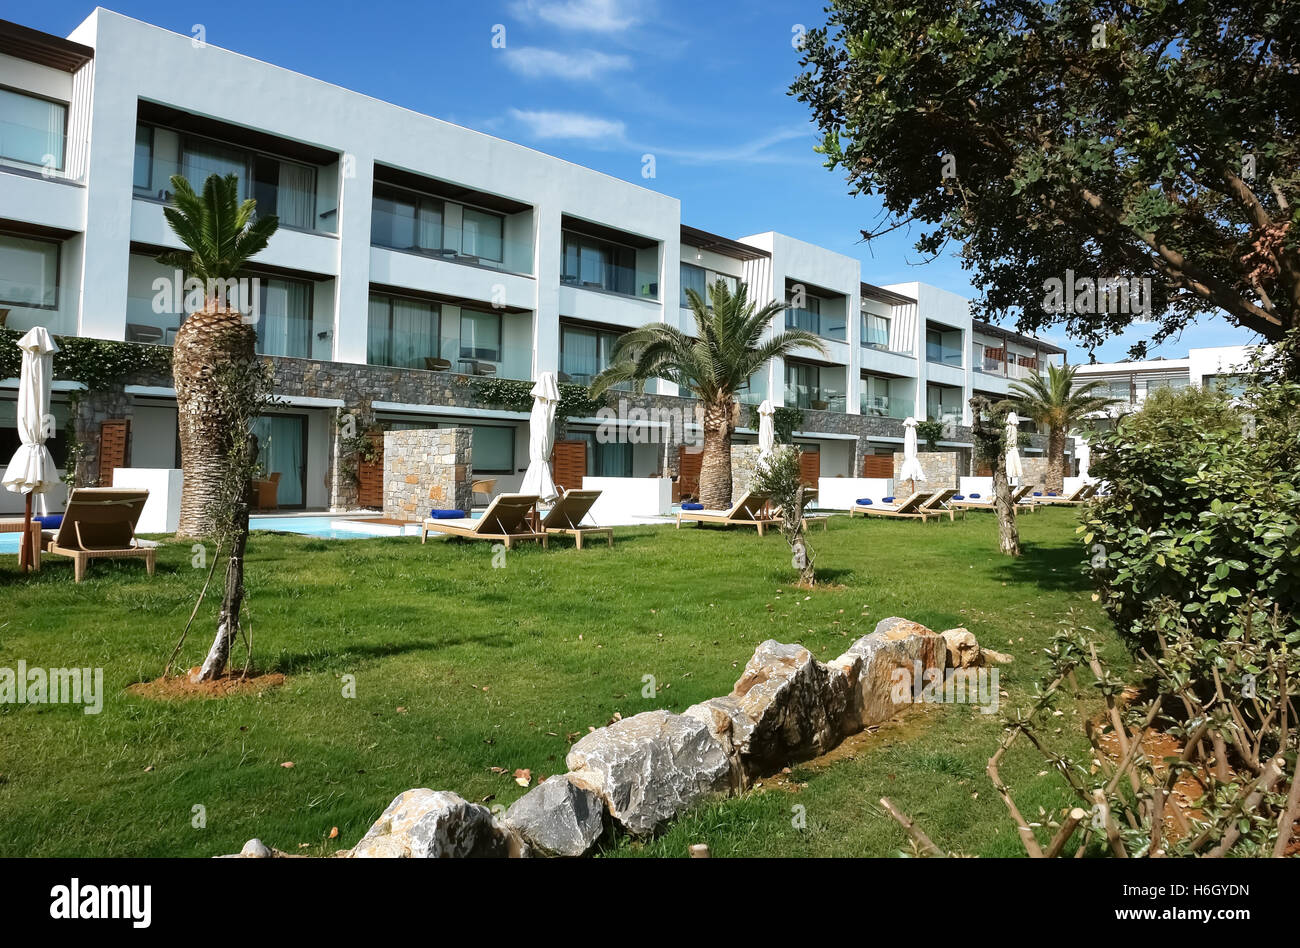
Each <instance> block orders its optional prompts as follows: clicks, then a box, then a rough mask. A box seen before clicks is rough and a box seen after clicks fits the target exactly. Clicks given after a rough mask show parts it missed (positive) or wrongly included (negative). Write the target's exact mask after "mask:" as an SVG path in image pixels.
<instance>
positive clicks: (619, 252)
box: [561, 232, 636, 296]
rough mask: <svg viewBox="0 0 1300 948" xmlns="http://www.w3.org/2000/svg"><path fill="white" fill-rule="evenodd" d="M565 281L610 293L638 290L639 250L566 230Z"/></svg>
mask: <svg viewBox="0 0 1300 948" xmlns="http://www.w3.org/2000/svg"><path fill="white" fill-rule="evenodd" d="M561 279H562V280H563V282H565V283H568V284H571V285H576V286H583V287H587V288H589V289H597V290H609V291H610V292H611V293H625V294H627V295H628V296H633V295H635V294H636V251H634V250H633V249H632V248H631V247H624V246H622V245H620V244H613V243H610V242H608V241H604V240H597V239H596V238H594V237H586V236H583V235H581V234H573V233H568V232H565V234H564V270H563V273H562V275H561Z"/></svg>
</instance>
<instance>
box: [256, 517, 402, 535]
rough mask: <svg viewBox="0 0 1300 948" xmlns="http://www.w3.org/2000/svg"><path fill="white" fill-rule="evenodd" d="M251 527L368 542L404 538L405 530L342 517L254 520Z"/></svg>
mask: <svg viewBox="0 0 1300 948" xmlns="http://www.w3.org/2000/svg"><path fill="white" fill-rule="evenodd" d="M249 526H250V527H252V529H254V530H275V531H278V532H280V533H300V534H302V535H303V536H308V537H320V538H321V539H324V540H365V539H374V538H375V537H392V536H400V535H401V528H400V527H397V526H394V525H393V524H386V523H385V524H380V523H376V524H374V525H373V526H371V525H368V524H365V523H364V522H362V521H358V520H348V519H346V518H339V517H253V518H252V519H251V520H250V521H249Z"/></svg>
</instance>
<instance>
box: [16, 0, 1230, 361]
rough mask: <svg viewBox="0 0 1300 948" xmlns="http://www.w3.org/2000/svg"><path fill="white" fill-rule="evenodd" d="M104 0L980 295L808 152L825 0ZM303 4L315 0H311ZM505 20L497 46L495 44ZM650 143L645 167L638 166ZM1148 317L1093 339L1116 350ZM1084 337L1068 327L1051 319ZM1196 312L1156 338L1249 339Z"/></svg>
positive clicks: (685, 213) (47, 9) (46, 10)
mask: <svg viewBox="0 0 1300 948" xmlns="http://www.w3.org/2000/svg"><path fill="white" fill-rule="evenodd" d="M110 8H111V9H114V10H117V11H118V12H120V13H123V14H126V15H127V16H133V17H136V18H137V19H141V20H145V21H147V22H149V23H154V24H156V25H158V26H162V27H164V28H167V29H171V30H174V31H176V32H178V33H184V34H191V33H192V32H193V31H194V28H195V25H196V24H201V25H202V26H203V28H204V30H205V31H206V39H207V41H208V42H209V43H212V44H214V45H217V46H223V47H226V48H228V49H232V50H235V51H237V52H240V53H244V54H246V55H249V56H252V57H254V58H257V59H261V60H265V61H267V62H271V63H275V64H276V65H279V66H283V67H286V68H288V69H293V70H295V71H297V72H301V73H304V74H307V75H310V76H315V77H316V78H319V79H323V80H325V81H327V82H333V83H336V84H338V85H341V86H345V87H347V88H349V89H355V90H357V91H359V92H364V93H366V94H368V95H372V96H375V97H376V98H380V99H384V100H386V101H389V102H393V103H396V104H398V105H401V106H405V107H407V108H411V109H415V110H416V111H419V112H424V113H427V114H429V115H434V116H437V117H439V118H442V119H445V120H447V121H451V122H455V123H457V124H459V125H464V126H466V127H469V128H474V129H479V130H481V131H485V132H489V133H491V134H494V135H498V136H500V137H502V138H507V139H510V140H512V141H516V142H519V143H521V144H524V145H528V146H530V147H534V148H537V149H539V150H541V151H545V152H547V153H549V154H553V155H557V156H559V157H562V158H565V159H568V160H569V161H573V162H576V163H579V164H582V165H586V166H588V167H591V168H596V169H598V170H600V171H603V172H605V173H607V174H610V175H614V176H616V177H619V178H624V179H626V180H628V181H634V182H636V183H638V184H642V185H645V186H647V187H651V188H653V189H655V190H658V191H662V192H664V193H666V194H670V195H672V196H674V197H676V198H678V199H680V201H681V202H682V220H683V222H684V223H687V224H690V225H692V226H695V227H700V228H703V229H705V230H710V231H713V232H715V233H719V234H724V235H726V236H729V237H740V236H744V235H746V234H753V233H759V232H762V231H767V230H776V231H780V232H782V233H786V234H789V235H791V236H793V237H798V238H800V239H803V240H807V241H810V242H812V243H816V244H820V245H821V246H824V247H827V248H830V249H832V250H835V251H838V252H840V253H844V254H848V255H850V256H855V257H857V258H859V259H860V260H861V261H862V264H863V268H862V274H863V279H865V280H867V281H868V282H871V283H877V284H887V283H899V282H908V281H913V280H920V281H922V282H926V283H931V284H934V285H936V286H940V287H943V288H945V289H948V290H952V291H954V292H957V293H962V294H965V295H972V291H971V287H970V283H969V280H968V278H967V274H966V273H965V272H964V271H963V270H962V269H961V267H960V265H959V264H958V262H957V260H956V259H955V258H954V257H952V256H951V255H950V256H948V257H945V258H941V259H939V260H937V261H934V262H930V263H925V262H924V260H923V258H922V257H921V256H920V255H919V254H917V252H916V251H915V249H914V248H913V247H912V244H913V243H914V241H915V240H916V237H917V234H915V233H913V234H911V235H909V234H908V233H907V232H906V231H898V232H895V233H894V234H891V235H889V236H887V237H885V238H882V239H880V240H879V241H873V242H872V244H871V246H870V247H868V246H866V245H865V244H864V243H863V242H862V240H861V236H860V231H861V230H862V229H864V228H867V229H870V228H872V227H874V226H875V225H876V224H877V223H878V221H879V211H880V209H879V205H878V203H877V202H876V201H875V200H874V199H871V198H852V197H850V196H849V194H848V191H847V188H846V187H845V185H844V181H843V179H842V177H841V176H840V175H839V174H837V173H833V172H830V171H827V170H826V169H825V168H824V167H823V166H822V159H821V158H820V157H819V156H818V155H816V154H814V153H813V151H812V147H813V145H814V144H815V143H816V135H815V134H814V130H813V128H812V125H811V123H810V122H809V117H808V112H807V109H806V107H805V106H804V105H802V104H801V103H799V102H797V101H795V100H794V99H793V98H791V97H790V96H788V95H787V94H786V89H787V88H788V86H789V84H790V82H791V81H792V79H793V78H794V77H795V75H796V74H797V71H798V70H797V60H798V53H797V51H796V50H795V49H794V46H793V44H792V42H791V40H792V37H793V36H794V31H795V29H796V27H797V26H798V25H800V24H802V25H805V26H807V27H812V26H814V25H818V24H820V23H822V22H824V14H823V13H822V2H821V0H813V2H805V0H787V2H773V0H747V2H744V3H722V2H713V3H702V2H685V0H558V2H547V0H505V2H482V3H463V2H446V0H424V2H383V0H374V2H370V3H366V4H359V3H356V2H355V0H315V2H313V3H311V4H305V3H281V4H277V3H269V2H256V3H254V2H248V0H227V2H225V3H220V4H214V3H210V2H209V3H202V4H199V3H178V2H175V0H170V2H166V0H157V2H149V0H146V2H132V0H115V2H114V3H113V4H112V5H111V7H110ZM92 9H93V7H92V6H90V5H88V4H85V3H76V2H69V0H45V2H44V3H42V4H39V5H35V4H33V5H29V6H26V7H24V9H23V10H22V11H21V13H17V12H16V11H14V12H11V13H9V14H7V15H8V16H9V17H11V18H16V19H18V20H19V21H20V22H22V23H23V24H25V25H27V26H32V27H35V28H37V29H42V30H45V31H47V32H50V33H56V34H58V35H64V36H65V35H67V34H68V33H70V32H71V31H72V30H73V28H75V27H76V25H77V24H78V23H80V22H81V21H82V20H83V19H84V18H85V17H86V16H88V15H89V13H90V11H91V10H92ZM309 10H310V12H308V11H309ZM498 26H503V27H504V40H505V45H504V48H499V46H494V44H493V38H494V36H499V35H500V31H499V30H495V28H496V27H498ZM646 154H651V155H653V156H654V164H655V177H654V178H653V179H648V180H647V179H645V178H643V176H642V167H643V165H642V156H644V155H646ZM1147 328H1148V327H1143V326H1140V325H1139V326H1134V327H1132V328H1131V329H1130V331H1129V333H1128V334H1126V335H1125V336H1124V337H1120V338H1117V339H1115V340H1112V341H1111V342H1109V343H1107V344H1106V345H1105V346H1104V347H1103V348H1101V349H1100V350H1098V353H1097V357H1098V358H1099V359H1103V360H1109V359H1119V358H1123V357H1124V356H1125V354H1126V351H1127V349H1128V346H1129V345H1130V343H1132V342H1133V341H1135V340H1137V339H1140V338H1144V334H1145V333H1146V332H1147ZM1045 335H1046V336H1047V337H1048V338H1050V339H1052V340H1053V341H1055V342H1057V343H1060V344H1063V345H1066V346H1067V347H1068V348H1070V356H1069V358H1070V360H1071V361H1087V360H1088V356H1087V353H1086V352H1085V351H1084V350H1082V349H1078V348H1077V347H1074V346H1072V345H1070V343H1069V341H1068V340H1066V339H1065V337H1064V335H1063V333H1061V332H1060V331H1059V330H1058V331H1057V332H1054V333H1053V332H1049V333H1047V334H1045ZM1253 339H1254V337H1253V335H1252V334H1250V333H1247V332H1246V331H1245V330H1241V329H1236V328H1234V327H1231V326H1229V325H1228V324H1227V322H1226V321H1224V320H1222V319H1204V320H1202V322H1201V324H1200V325H1196V326H1193V327H1190V328H1189V329H1187V330H1186V331H1184V332H1183V334H1182V336H1181V338H1180V339H1177V340H1173V341H1170V342H1169V343H1166V344H1165V346H1164V347H1162V348H1161V349H1159V350H1155V352H1154V354H1160V355H1165V356H1167V357H1171V358H1176V357H1178V356H1181V355H1184V354H1185V353H1186V350H1187V348H1189V347H1193V346H1212V345H1231V344H1237V343H1244V342H1249V341H1253Z"/></svg>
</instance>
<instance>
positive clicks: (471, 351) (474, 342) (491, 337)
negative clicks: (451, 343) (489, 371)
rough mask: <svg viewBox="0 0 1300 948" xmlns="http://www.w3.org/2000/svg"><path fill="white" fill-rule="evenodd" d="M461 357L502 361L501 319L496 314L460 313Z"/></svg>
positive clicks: (465, 311) (462, 311)
mask: <svg viewBox="0 0 1300 948" xmlns="http://www.w3.org/2000/svg"><path fill="white" fill-rule="evenodd" d="M460 357H461V358H462V359H483V360H484V361H486V362H500V361H501V317H500V315H498V314H496V313H476V312H474V311H473V310H469V309H464V310H461V313H460Z"/></svg>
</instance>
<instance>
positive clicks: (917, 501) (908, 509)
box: [849, 490, 942, 523]
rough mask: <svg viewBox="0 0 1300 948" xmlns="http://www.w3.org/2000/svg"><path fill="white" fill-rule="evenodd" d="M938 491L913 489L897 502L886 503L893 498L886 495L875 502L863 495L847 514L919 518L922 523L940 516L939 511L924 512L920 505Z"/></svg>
mask: <svg viewBox="0 0 1300 948" xmlns="http://www.w3.org/2000/svg"><path fill="white" fill-rule="evenodd" d="M936 493H938V491H932V490H918V491H913V492H912V496H910V497H908V498H906V499H905V500H903V501H901V502H897V503H888V501H890V500H892V499H893V498H890V497H886V498H885V500H884V501H882V502H881V503H879V504H877V503H874V502H873V501H871V500H870V499H868V498H866V497H863V498H861V499H859V500H858V502H857V503H855V504H854V505H853V506H852V507H850V508H849V516H850V517H852V516H853V515H854V514H862V516H864V517H867V516H873V517H903V518H905V519H909V520H920V521H921V522H922V523H924V522H925V521H926V520H928V519H929V518H930V517H938V516H942V514H941V513H940V511H937V510H932V511H929V512H926V511H925V510H922V509H921V505H922V504H924V503H925V502H926V501H928V500H929V499H930V498H931V497H932V496H934V494H936Z"/></svg>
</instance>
